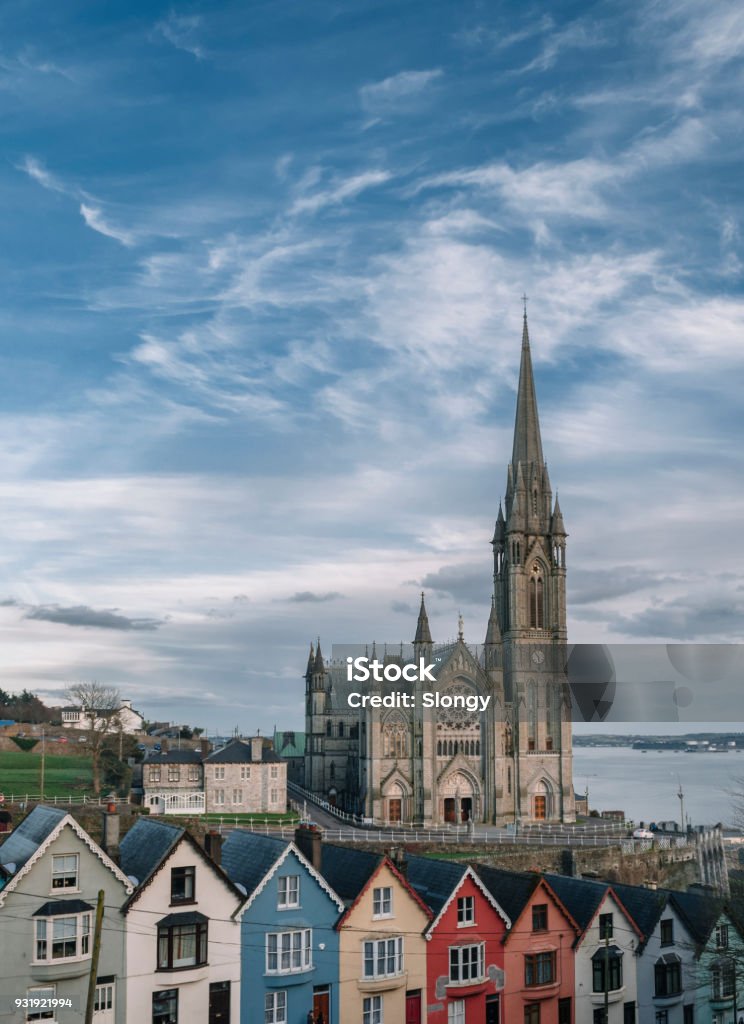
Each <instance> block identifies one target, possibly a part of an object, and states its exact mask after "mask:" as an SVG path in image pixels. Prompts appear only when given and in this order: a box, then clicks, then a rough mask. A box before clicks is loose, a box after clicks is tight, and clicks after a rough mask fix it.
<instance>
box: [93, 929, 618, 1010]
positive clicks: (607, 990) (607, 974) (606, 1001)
mask: <svg viewBox="0 0 744 1024" xmlns="http://www.w3.org/2000/svg"><path fill="white" fill-rule="evenodd" d="M604 968H605V969H604V976H605V979H604V980H605V983H604V1024H610V936H609V934H608V933H607V932H605V952H604ZM86 1024H87V1022H86Z"/></svg>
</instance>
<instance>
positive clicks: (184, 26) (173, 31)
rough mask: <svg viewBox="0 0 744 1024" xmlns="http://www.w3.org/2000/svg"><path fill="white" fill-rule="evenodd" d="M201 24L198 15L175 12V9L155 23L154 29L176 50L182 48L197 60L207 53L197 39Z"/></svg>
mask: <svg viewBox="0 0 744 1024" xmlns="http://www.w3.org/2000/svg"><path fill="white" fill-rule="evenodd" d="M201 26H202V19H201V18H200V17H199V16H198V15H196V14H189V15H185V14H176V12H175V11H171V12H170V13H169V14H168V16H167V17H166V18H162V19H161V20H160V21H159V22H158V23H157V24H156V25H155V31H156V32H157V33H158V34H160V35H162V36H163V38H164V39H167V41H168V42H169V43H170V44H171V45H172V46H175V48H176V49H177V50H183V51H184V53H190V54H191V55H192V57H196V59H197V60H203V59H204V58H205V57H206V55H207V54H206V50H205V49H204V47H203V46H202V45H201V43H200V42H199V40H198V39H197V34H198V32H199V29H200V28H201Z"/></svg>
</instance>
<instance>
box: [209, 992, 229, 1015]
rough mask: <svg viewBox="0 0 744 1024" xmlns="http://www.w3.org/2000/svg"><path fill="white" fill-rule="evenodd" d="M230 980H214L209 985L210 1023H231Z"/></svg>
mask: <svg viewBox="0 0 744 1024" xmlns="http://www.w3.org/2000/svg"><path fill="white" fill-rule="evenodd" d="M229 1021H230V982H229V981H213V982H212V984H211V985H210V986H209V1024H229Z"/></svg>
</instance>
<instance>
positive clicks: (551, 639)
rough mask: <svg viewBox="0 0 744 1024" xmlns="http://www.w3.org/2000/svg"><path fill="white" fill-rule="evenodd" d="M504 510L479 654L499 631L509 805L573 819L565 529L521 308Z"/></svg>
mask: <svg viewBox="0 0 744 1024" xmlns="http://www.w3.org/2000/svg"><path fill="white" fill-rule="evenodd" d="M505 513H506V514H504V510H503V509H502V507H501V505H499V511H498V516H497V519H496V528H495V531H494V537H493V541H492V546H493V555H494V574H493V579H494V593H493V606H492V611H491V620H489V628H488V634H489V635H488V638H487V642H486V659H487V660H489V659H490V661H491V664H490V665H489V666H488V667H489V668H492V669H495V668H497V662H496V659H497V658H498V656H499V639H500V640H501V648H500V653H501V656H502V658H503V662H502V664H503V682H504V708H505V719H506V729H507V732H509V733H510V734H511V732H512V731H513V742H512V744H511V750H512V757H513V760H514V764H513V774H514V797H513V814H514V818H515V820H519V819H522V820H542V819H549V820H553V821H573V820H574V794H573V781H572V764H571V724H570V717H569V714H568V710H567V702H566V692H567V690H566V679H565V674H564V665H565V656H564V655H565V644H566V536H567V534H566V530H565V527H564V524H563V516H562V514H561V510H560V505H559V504H558V499H557V498H556V500H555V503H554V502H553V494H552V490H551V486H550V477H549V476H548V467H547V465H546V463H545V459H544V457H543V448H542V439H541V436H540V421H539V418H538V412H537V396H536V393H535V381H534V377H533V373H532V357H531V353H530V338H529V331H528V328H527V312H526V310H525V314H524V324H523V329H522V356H521V365H520V369H519V387H518V390H517V410H516V417H515V423H514V445H513V448H512V457H511V462H510V463H509V466H508V469H507V482H506V499H505ZM510 778H511V775H510Z"/></svg>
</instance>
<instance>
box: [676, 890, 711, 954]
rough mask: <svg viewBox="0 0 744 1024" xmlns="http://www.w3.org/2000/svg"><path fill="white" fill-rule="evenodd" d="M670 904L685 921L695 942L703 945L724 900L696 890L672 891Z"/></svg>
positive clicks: (708, 936)
mask: <svg viewBox="0 0 744 1024" xmlns="http://www.w3.org/2000/svg"><path fill="white" fill-rule="evenodd" d="M669 899H670V902H671V903H672V905H673V906H674V907H675V908H676V909H677V911H678V912H679V915H680V917H681V918H682V919H683V920H684V922H685V923H686V925H687V927H688V930H689V932H690V934H691V935H692V937H693V938H694V940H695V942H697V943H698V945H700V946H704V945H705V943H706V942H707V941H708V939H709V938H710V933H711V931H712V930H713V925H714V924H715V923H716V921H717V920H718V918H719V916H720V914H721V911H722V910H723V909H724V902H723V900H722V899H720V898H719V897H717V896H713V895H703V894H702V893H697V892H672V893H670V894H669Z"/></svg>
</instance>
